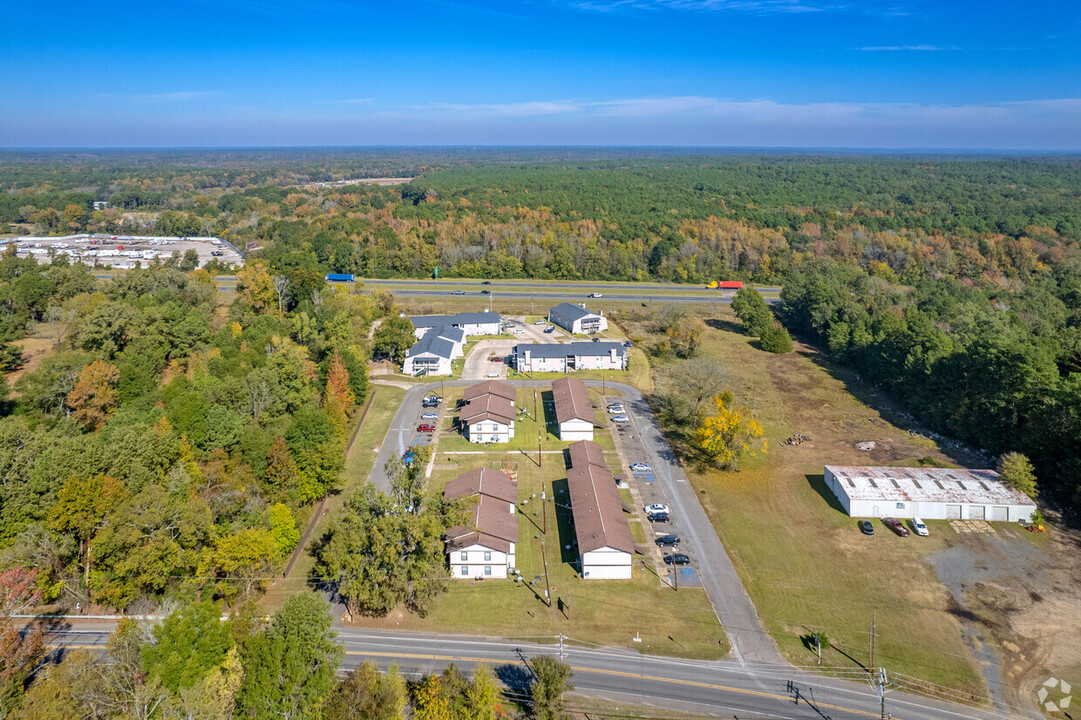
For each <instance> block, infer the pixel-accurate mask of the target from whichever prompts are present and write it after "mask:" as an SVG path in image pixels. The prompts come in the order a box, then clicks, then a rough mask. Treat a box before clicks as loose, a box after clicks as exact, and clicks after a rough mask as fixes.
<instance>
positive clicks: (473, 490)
mask: <svg viewBox="0 0 1081 720" xmlns="http://www.w3.org/2000/svg"><path fill="white" fill-rule="evenodd" d="M443 495H444V496H445V497H446V498H447V499H448V500H457V499H458V498H460V497H466V496H467V495H488V496H489V497H493V498H496V499H497V500H503V501H505V502H508V503H516V502H518V484H517V483H516V482H514V481H513V480H511V478H510V476H509V475H507V474H506V473H503V472H500V471H498V470H493V469H492V468H478V469H476V470H470V471H468V472H464V473H462V474H461V475H459V476H458V477H456V478H454V479H453V480H451V481H450V482H449V483H447V487H446V488H444V490H443Z"/></svg>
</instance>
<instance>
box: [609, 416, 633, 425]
mask: <svg viewBox="0 0 1081 720" xmlns="http://www.w3.org/2000/svg"><path fill="white" fill-rule="evenodd" d="M630 421H631V419H630V418H629V417H627V416H626V415H613V416H612V422H614V423H619V424H621V425H622V424H623V423H629V422H630Z"/></svg>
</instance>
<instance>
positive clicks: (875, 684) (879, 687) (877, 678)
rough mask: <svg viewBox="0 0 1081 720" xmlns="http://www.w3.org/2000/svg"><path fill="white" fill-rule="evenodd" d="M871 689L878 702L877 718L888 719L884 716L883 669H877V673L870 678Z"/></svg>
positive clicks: (884, 671) (884, 674) (884, 690)
mask: <svg viewBox="0 0 1081 720" xmlns="http://www.w3.org/2000/svg"><path fill="white" fill-rule="evenodd" d="M871 688H872V689H873V690H874V691H875V693H876V694H877V695H878V702H879V717H880V718H881V719H882V720H886V719H887V718H888V717H890V716H888V715H887V714H886V670H885V668H878V671H877V672H876V673H874V675H872V677H871Z"/></svg>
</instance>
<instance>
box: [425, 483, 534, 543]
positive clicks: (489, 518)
mask: <svg viewBox="0 0 1081 720" xmlns="http://www.w3.org/2000/svg"><path fill="white" fill-rule="evenodd" d="M443 495H444V496H445V497H446V498H447V499H448V500H457V499H458V498H461V497H469V496H471V495H475V496H478V500H477V503H476V505H474V506H473V508H472V518H473V519H472V523H471V524H470V525H469V526H466V527H456V528H450V529H449V530H447V547H448V549H449V550H451V551H453V550H457V549H460V548H464V547H469V546H470V545H477V544H479V545H483V546H485V547H490V548H492V549H493V550H499V551H500V552H510V544H511V543H517V542H518V515H517V514H516V513H512V512H511V511H510V507H509V506H508V504H509V503H516V502H518V485H517V483H515V482H514V481H513V480H511V478H510V477H509V476H508V475H506V474H505V473H501V472H499V471H498V470H492V469H490V468H480V469H477V470H470V471H469V472H464V473H462V474H461V475H459V476H458V477H457V478H455V479H454V480H451V481H450V482H449V483H447V487H446V488H445V489H444V491H443Z"/></svg>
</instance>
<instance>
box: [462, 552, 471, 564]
mask: <svg viewBox="0 0 1081 720" xmlns="http://www.w3.org/2000/svg"><path fill="white" fill-rule="evenodd" d="M461 559H462V562H465V561H466V560H468V559H469V553H467V552H464V553H462V556H461Z"/></svg>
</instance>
